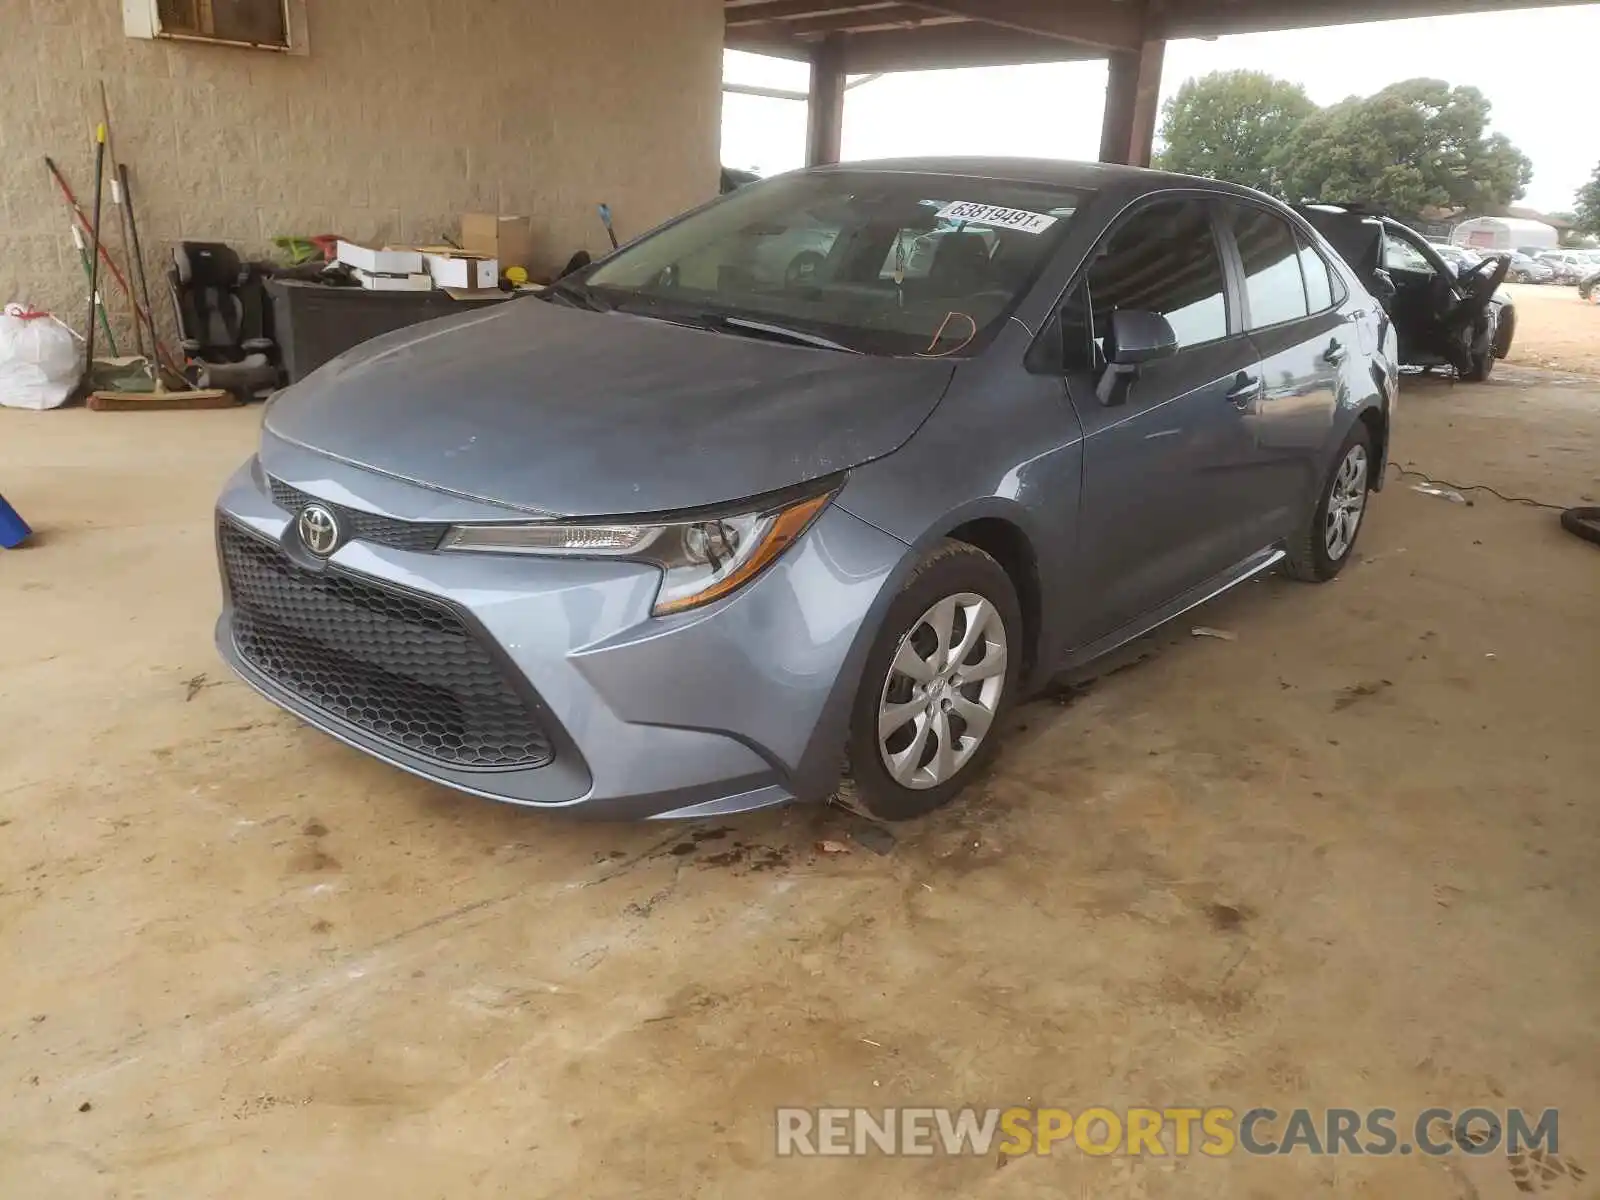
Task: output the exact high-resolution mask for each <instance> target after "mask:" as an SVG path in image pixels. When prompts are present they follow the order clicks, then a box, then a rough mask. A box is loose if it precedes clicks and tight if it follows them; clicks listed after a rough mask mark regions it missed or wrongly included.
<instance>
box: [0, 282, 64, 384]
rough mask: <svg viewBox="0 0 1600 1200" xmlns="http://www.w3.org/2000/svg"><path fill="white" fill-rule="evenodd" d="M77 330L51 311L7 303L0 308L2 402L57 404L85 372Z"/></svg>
mask: <svg viewBox="0 0 1600 1200" xmlns="http://www.w3.org/2000/svg"><path fill="white" fill-rule="evenodd" d="M80 340H81V339H80V338H79V337H78V335H77V334H76V333H74V332H73V331H72V330H71V329H69V328H68V327H67V326H66V325H64V324H62V323H61V322H60V321H58V320H57V319H56V318H55V317H53V316H52V315H51V314H49V313H47V312H39V311H38V310H36V309H32V308H29V307H28V306H27V305H25V304H8V305H6V307H5V310H4V312H0V404H4V405H6V406H7V407H9V408H33V409H44V408H56V407H58V406H60V405H61V404H64V403H66V399H67V397H68V396H70V395H72V390H73V389H74V388H76V387H77V386H78V379H79V377H80V376H81V375H82V374H83V351H82V349H81V348H80V347H79V345H78V343H79V341H80Z"/></svg>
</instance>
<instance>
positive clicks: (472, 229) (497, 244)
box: [460, 213, 533, 268]
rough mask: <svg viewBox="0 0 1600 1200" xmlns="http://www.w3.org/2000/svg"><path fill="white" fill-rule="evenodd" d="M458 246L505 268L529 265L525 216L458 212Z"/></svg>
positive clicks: (530, 245) (529, 238) (530, 236)
mask: <svg viewBox="0 0 1600 1200" xmlns="http://www.w3.org/2000/svg"><path fill="white" fill-rule="evenodd" d="M460 241H461V248H462V249H463V250H465V251H467V253H469V254H477V255H481V256H482V257H484V258H492V259H494V260H495V261H496V262H498V263H499V264H500V266H501V267H502V268H506V267H530V268H531V267H532V266H533V229H532V226H531V225H530V224H529V223H528V218H527V217H497V216H495V215H494V214H493V213H462V214H461V238H460Z"/></svg>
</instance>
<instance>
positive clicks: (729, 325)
mask: <svg viewBox="0 0 1600 1200" xmlns="http://www.w3.org/2000/svg"><path fill="white" fill-rule="evenodd" d="M705 320H706V327H707V328H708V329H719V330H722V331H724V332H727V333H750V334H753V335H755V336H756V337H767V338H772V339H773V340H774V341H780V342H794V343H796V344H797V345H801V346H815V347H817V348H818V349H821V350H837V351H839V352H840V353H842V354H860V353H861V351H859V350H857V349H856V348H855V347H853V346H846V345H844V344H843V343H841V342H836V341H834V340H833V339H831V338H825V337H823V336H822V335H821V334H819V333H807V332H806V331H805V330H803V329H790V328H789V327H788V326H787V325H773V324H771V323H770V322H767V321H752V320H751V319H750V318H749V317H729V316H720V315H712V314H707V315H706V318H705Z"/></svg>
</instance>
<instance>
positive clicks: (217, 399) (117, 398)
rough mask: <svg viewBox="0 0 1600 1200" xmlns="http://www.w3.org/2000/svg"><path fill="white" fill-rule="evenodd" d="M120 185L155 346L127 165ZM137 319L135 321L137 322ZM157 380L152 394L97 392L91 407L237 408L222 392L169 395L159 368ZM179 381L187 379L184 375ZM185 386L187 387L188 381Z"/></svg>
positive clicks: (134, 264) (199, 390)
mask: <svg viewBox="0 0 1600 1200" xmlns="http://www.w3.org/2000/svg"><path fill="white" fill-rule="evenodd" d="M117 183H118V185H119V186H120V187H121V189H122V201H123V204H124V205H125V206H126V211H127V215H128V240H129V248H130V250H131V251H132V258H131V261H130V263H129V269H130V270H132V271H133V272H134V275H135V277H136V278H137V279H138V281H139V293H140V295H141V296H142V297H143V299H144V306H143V313H144V319H145V321H146V322H147V324H148V328H149V332H150V342H151V344H152V345H154V344H155V341H156V323H155V318H154V317H152V316H151V308H150V281H149V278H148V277H147V276H146V275H145V271H144V248H143V247H142V246H141V245H140V244H139V218H138V214H136V213H135V212H134V209H133V186H132V184H131V183H130V182H129V180H128V164H127V163H118V164H117ZM128 297H129V299H131V300H133V302H134V305H133V306H134V309H135V311H136V312H137V311H138V310H139V308H140V305H139V301H138V299H136V298H135V297H134V295H133V292H132V291H131V290H130V291H129V293H128ZM137 319H138V318H137V317H135V320H137ZM155 377H156V390H155V391H153V392H96V393H94V395H92V396H90V397H89V407H90V408H92V409H94V410H95V411H96V412H133V411H135V410H139V409H143V410H144V411H146V412H149V411H151V410H154V409H167V408H233V407H235V406H236V405H237V404H238V401H237V400H236V399H234V397H233V395H232V394H231V393H229V392H227V391H224V390H223V389H222V388H198V387H194V386H193V385H189V387H188V390H187V391H182V392H169V391H167V389H166V385H165V384H164V383H163V382H162V379H161V368H160V367H159V366H158V367H157V368H156V371H155ZM178 378H179V379H184V376H183V375H182V373H181V372H180V373H179V376H178ZM184 382H185V383H186V384H187V383H188V381H187V380H186V379H184Z"/></svg>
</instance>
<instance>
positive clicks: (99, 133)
mask: <svg viewBox="0 0 1600 1200" xmlns="http://www.w3.org/2000/svg"><path fill="white" fill-rule="evenodd" d="M105 178H106V127H105V126H104V125H97V126H96V127H95V131H94V226H93V228H91V229H90V230H89V240H90V245H91V246H93V250H92V251H91V252H90V257H89V319H88V321H87V322H86V324H87V326H88V332H86V333H85V334H84V337H83V341H84V354H83V361H84V370H85V371H86V372H88V375H89V378H90V379H91V380H92V379H93V378H94V314H95V309H96V308H98V307H99V305H100V193H101V189H102V187H103V185H104V184H105ZM107 261H108V262H109V261H110V258H109V256H107Z"/></svg>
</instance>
